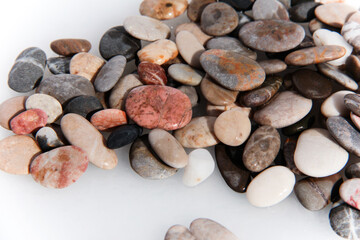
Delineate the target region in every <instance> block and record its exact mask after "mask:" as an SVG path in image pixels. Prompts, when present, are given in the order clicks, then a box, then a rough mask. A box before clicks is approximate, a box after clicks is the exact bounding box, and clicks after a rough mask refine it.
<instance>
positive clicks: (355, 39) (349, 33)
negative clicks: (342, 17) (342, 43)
mask: <svg viewBox="0 0 360 240" xmlns="http://www.w3.org/2000/svg"><path fill="white" fill-rule="evenodd" d="M354 15H357V16H354ZM355 18H357V19H355ZM359 32H360V12H359V11H358V12H356V13H354V14H353V15H351V18H350V19H349V20H347V22H346V23H345V24H344V26H343V27H342V28H341V35H342V36H343V37H344V38H345V40H346V41H347V42H348V43H350V44H351V45H352V46H353V47H354V49H355V51H356V52H359V51H360V33H359Z"/></svg>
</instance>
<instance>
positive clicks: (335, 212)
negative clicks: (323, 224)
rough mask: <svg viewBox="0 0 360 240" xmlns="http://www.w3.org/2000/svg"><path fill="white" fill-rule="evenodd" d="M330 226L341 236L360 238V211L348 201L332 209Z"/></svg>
mask: <svg viewBox="0 0 360 240" xmlns="http://www.w3.org/2000/svg"><path fill="white" fill-rule="evenodd" d="M329 220H330V226H331V228H332V229H333V230H334V232H335V233H336V234H337V235H339V236H340V237H343V238H346V239H359V237H360V231H359V228H360V212H359V210H357V209H355V208H352V207H350V206H349V205H347V204H346V203H343V204H341V205H339V206H336V207H334V208H332V209H331V211H330V214H329Z"/></svg>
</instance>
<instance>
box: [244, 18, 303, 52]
mask: <svg viewBox="0 0 360 240" xmlns="http://www.w3.org/2000/svg"><path fill="white" fill-rule="evenodd" d="M239 37H240V40H242V41H243V43H244V44H245V45H247V46H248V47H251V48H254V49H256V50H260V51H265V52H284V51H287V50H291V49H293V48H295V47H296V46H298V45H299V44H300V43H301V42H302V41H303V39H304V37H305V30H304V28H303V27H302V26H301V25H298V24H296V23H293V22H290V21H283V20H259V21H254V22H250V23H247V24H245V25H244V26H243V27H242V28H241V29H240V32H239Z"/></svg>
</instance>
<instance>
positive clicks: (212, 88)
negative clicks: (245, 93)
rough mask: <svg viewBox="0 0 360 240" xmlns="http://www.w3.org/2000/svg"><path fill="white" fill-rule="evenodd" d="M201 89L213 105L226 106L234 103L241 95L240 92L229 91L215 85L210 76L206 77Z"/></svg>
mask: <svg viewBox="0 0 360 240" xmlns="http://www.w3.org/2000/svg"><path fill="white" fill-rule="evenodd" d="M200 89H201V92H202V94H203V96H204V97H205V98H206V100H207V101H209V102H210V103H211V104H214V105H220V106H225V105H229V104H231V103H234V102H235V101H236V99H237V96H238V94H239V92H238V91H232V90H228V89H226V88H223V87H222V86H220V85H218V84H216V83H214V81H213V80H212V79H211V77H210V76H209V75H205V77H204V79H203V80H202V81H201V84H200Z"/></svg>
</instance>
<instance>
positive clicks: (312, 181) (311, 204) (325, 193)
mask: <svg viewBox="0 0 360 240" xmlns="http://www.w3.org/2000/svg"><path fill="white" fill-rule="evenodd" d="M340 179H341V175H340V174H334V175H331V176H328V177H324V178H314V177H307V178H304V179H302V180H300V181H298V182H297V183H296V184H295V187H294V192H295V194H296V197H297V199H298V200H299V202H300V203H301V205H303V207H305V208H306V209H308V210H310V211H319V210H321V209H324V208H325V207H326V206H327V205H328V204H329V203H330V199H331V192H332V189H333V187H334V185H335V183H336V182H337V181H339V180H340Z"/></svg>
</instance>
